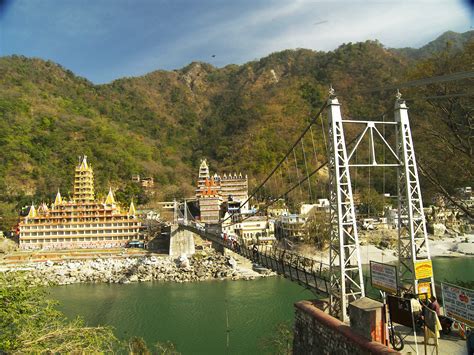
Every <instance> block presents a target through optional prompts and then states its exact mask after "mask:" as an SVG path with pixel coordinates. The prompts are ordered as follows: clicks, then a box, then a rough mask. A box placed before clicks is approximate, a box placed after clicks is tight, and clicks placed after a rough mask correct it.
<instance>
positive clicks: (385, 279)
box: [370, 261, 398, 293]
mask: <svg viewBox="0 0 474 355" xmlns="http://www.w3.org/2000/svg"><path fill="white" fill-rule="evenodd" d="M370 280H371V283H372V287H374V288H378V289H380V290H382V291H386V292H389V293H397V289H398V287H397V286H398V285H397V267H396V266H395V265H388V264H382V263H378V262H375V261H371V262H370Z"/></svg>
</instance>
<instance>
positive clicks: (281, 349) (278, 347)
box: [259, 322, 293, 355]
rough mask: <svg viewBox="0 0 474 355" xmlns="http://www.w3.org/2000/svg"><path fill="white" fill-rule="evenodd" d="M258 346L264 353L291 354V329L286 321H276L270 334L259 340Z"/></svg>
mask: <svg viewBox="0 0 474 355" xmlns="http://www.w3.org/2000/svg"><path fill="white" fill-rule="evenodd" d="M259 345H260V348H261V349H262V350H263V352H264V353H266V354H278V355H291V354H292V353H293V329H292V328H291V325H290V324H289V323H287V322H282V323H278V324H277V325H276V326H275V328H274V329H273V330H272V332H271V335H269V336H267V337H265V338H262V339H261V340H260V344H259Z"/></svg>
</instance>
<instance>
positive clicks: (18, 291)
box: [0, 273, 118, 354]
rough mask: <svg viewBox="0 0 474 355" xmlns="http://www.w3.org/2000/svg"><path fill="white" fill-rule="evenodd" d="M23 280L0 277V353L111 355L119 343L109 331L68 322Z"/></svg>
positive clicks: (51, 303) (37, 291)
mask: <svg viewBox="0 0 474 355" xmlns="http://www.w3.org/2000/svg"><path fill="white" fill-rule="evenodd" d="M44 296H45V291H44V290H42V289H40V288H38V287H35V286H32V285H31V284H30V283H29V282H27V281H26V279H25V278H24V277H22V276H18V275H16V274H11V273H10V274H8V273H6V274H5V273H2V274H1V275H0V351H1V352H5V353H22V354H25V353H44V352H48V353H53V354H55V353H70V352H78V351H79V352H87V353H93V352H111V351H113V350H114V349H116V348H117V346H118V340H117V338H115V336H114V335H113V332H112V330H111V328H110V327H87V326H85V325H84V323H83V321H82V320H81V319H79V318H77V319H75V320H73V321H69V320H67V319H66V318H65V317H64V316H63V315H62V314H61V313H60V312H59V311H57V310H56V309H55V303H54V302H52V301H50V300H47V299H45V297H44Z"/></svg>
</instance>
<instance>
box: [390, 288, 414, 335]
mask: <svg viewBox="0 0 474 355" xmlns="http://www.w3.org/2000/svg"><path fill="white" fill-rule="evenodd" d="M387 304H388V311H389V313H390V320H391V321H392V322H395V323H398V324H401V325H404V326H406V327H410V328H413V316H412V314H411V313H412V311H411V300H410V299H408V298H400V297H396V296H392V295H387Z"/></svg>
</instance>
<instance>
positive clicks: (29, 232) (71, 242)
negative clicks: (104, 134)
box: [19, 156, 140, 249]
mask: <svg viewBox="0 0 474 355" xmlns="http://www.w3.org/2000/svg"><path fill="white" fill-rule="evenodd" d="M135 214H136V213H135V207H134V205H133V202H131V204H130V208H129V209H128V211H127V212H125V211H122V210H121V208H120V206H118V205H117V204H116V202H115V197H114V194H113V192H112V189H110V190H109V193H108V195H107V198H106V199H105V201H97V200H96V199H95V198H94V173H93V170H92V167H91V166H90V165H89V164H88V163H87V156H84V157H83V158H81V159H80V162H79V165H78V166H77V167H76V170H75V176H74V193H73V199H72V200H71V201H65V200H63V198H62V197H61V194H60V192H59V191H58V194H57V195H56V199H55V201H54V203H53V204H52V205H51V206H50V207H48V206H47V205H46V204H45V203H43V204H41V205H40V206H39V207H38V208H35V206H34V205H32V206H31V207H30V211H29V213H28V216H27V217H25V218H24V219H23V220H22V221H21V222H20V224H19V230H20V248H21V249H72V248H116V247H123V246H125V244H127V242H128V241H130V240H136V239H138V238H139V236H140V234H139V232H140V222H139V220H138V219H137V218H136V216H135Z"/></svg>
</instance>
